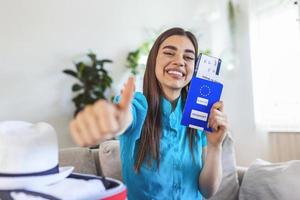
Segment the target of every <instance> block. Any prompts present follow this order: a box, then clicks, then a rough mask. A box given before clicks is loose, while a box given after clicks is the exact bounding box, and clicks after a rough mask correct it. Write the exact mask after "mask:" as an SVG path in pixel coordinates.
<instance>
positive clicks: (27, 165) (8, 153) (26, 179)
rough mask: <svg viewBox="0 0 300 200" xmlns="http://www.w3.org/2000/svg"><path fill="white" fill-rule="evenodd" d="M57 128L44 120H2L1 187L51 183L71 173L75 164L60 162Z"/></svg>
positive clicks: (0, 140)
mask: <svg viewBox="0 0 300 200" xmlns="http://www.w3.org/2000/svg"><path fill="white" fill-rule="evenodd" d="M58 160H59V159H58V143H57V136H56V132H55V130H54V128H53V127H52V126H51V125H49V124H47V123H44V122H40V123H37V124H31V123H28V122H23V121H4V122H0V190H9V189H26V188H33V187H35V186H41V185H49V184H52V183H56V182H58V181H61V180H63V179H65V178H66V177H67V176H69V175H70V174H71V173H72V171H73V167H59V166H58Z"/></svg>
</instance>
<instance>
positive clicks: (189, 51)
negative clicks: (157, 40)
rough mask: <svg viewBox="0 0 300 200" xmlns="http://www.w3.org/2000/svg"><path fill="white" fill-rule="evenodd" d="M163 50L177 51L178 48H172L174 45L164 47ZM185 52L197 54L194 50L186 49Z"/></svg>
mask: <svg viewBox="0 0 300 200" xmlns="http://www.w3.org/2000/svg"><path fill="white" fill-rule="evenodd" d="M163 49H171V50H174V51H177V47H175V46H172V45H167V46H164V47H163ZM184 52H186V53H192V54H195V51H193V50H192V49H185V50H184Z"/></svg>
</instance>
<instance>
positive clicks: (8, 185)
mask: <svg viewBox="0 0 300 200" xmlns="http://www.w3.org/2000/svg"><path fill="white" fill-rule="evenodd" d="M73 169H74V167H71V166H68V167H60V168H59V173H56V174H49V175H42V176H27V177H3V178H2V177H0V190H15V189H29V188H34V187H37V186H45V185H50V184H53V183H56V182H59V181H61V180H63V179H65V178H66V177H68V176H69V175H70V174H71V173H72V171H73Z"/></svg>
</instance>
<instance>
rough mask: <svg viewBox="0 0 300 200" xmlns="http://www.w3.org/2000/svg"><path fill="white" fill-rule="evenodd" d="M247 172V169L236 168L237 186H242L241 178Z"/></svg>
mask: <svg viewBox="0 0 300 200" xmlns="http://www.w3.org/2000/svg"><path fill="white" fill-rule="evenodd" d="M247 170H248V168H247V167H241V166H237V174H238V180H239V185H240V186H241V185H242V182H243V178H244V175H245V173H246V171H247Z"/></svg>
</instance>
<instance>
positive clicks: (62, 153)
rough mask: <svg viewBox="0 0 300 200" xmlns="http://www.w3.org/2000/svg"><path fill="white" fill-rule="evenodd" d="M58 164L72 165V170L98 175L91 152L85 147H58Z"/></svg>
mask: <svg viewBox="0 0 300 200" xmlns="http://www.w3.org/2000/svg"><path fill="white" fill-rule="evenodd" d="M96 154H97V155H98V152H97V153H96ZM59 166H73V167H74V172H77V173H83V174H93V175H99V173H98V171H97V167H96V162H95V158H94V156H93V153H92V151H91V150H89V149H87V148H80V147H74V148H65V149H60V150H59Z"/></svg>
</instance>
